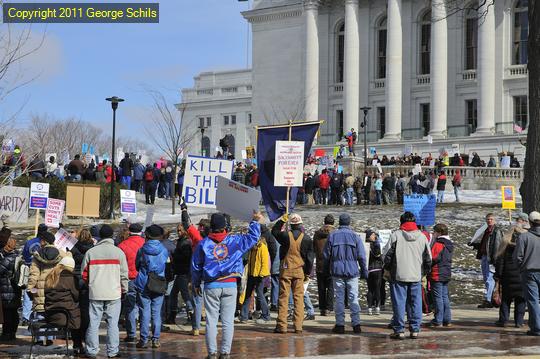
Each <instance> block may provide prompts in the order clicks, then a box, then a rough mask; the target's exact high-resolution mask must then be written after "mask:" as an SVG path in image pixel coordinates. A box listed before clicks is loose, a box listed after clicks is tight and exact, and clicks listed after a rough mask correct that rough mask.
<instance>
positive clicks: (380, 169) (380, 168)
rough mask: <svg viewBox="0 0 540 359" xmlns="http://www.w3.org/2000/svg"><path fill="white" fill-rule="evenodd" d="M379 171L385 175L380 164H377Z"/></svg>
mask: <svg viewBox="0 0 540 359" xmlns="http://www.w3.org/2000/svg"><path fill="white" fill-rule="evenodd" d="M377 170H378V171H379V173H381V174H382V173H383V171H382V167H381V164H380V163H379V162H377Z"/></svg>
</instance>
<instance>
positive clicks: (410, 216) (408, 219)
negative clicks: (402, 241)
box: [399, 212, 416, 224]
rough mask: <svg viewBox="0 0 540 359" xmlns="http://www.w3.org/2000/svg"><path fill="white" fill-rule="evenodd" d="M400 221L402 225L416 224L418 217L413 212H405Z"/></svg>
mask: <svg viewBox="0 0 540 359" xmlns="http://www.w3.org/2000/svg"><path fill="white" fill-rule="evenodd" d="M399 221H400V223H401V224H403V223H406V222H416V217H415V216H414V214H413V213H411V212H405V213H403V214H402V215H401V217H399Z"/></svg>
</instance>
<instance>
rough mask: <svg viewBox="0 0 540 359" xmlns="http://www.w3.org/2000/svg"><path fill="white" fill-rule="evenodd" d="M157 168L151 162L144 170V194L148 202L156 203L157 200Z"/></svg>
mask: <svg viewBox="0 0 540 359" xmlns="http://www.w3.org/2000/svg"><path fill="white" fill-rule="evenodd" d="M155 181H156V178H155V170H154V168H152V166H151V165H150V164H148V165H146V170H145V171H144V196H145V199H146V204H154V202H155V201H156V187H155V183H156V182H155Z"/></svg>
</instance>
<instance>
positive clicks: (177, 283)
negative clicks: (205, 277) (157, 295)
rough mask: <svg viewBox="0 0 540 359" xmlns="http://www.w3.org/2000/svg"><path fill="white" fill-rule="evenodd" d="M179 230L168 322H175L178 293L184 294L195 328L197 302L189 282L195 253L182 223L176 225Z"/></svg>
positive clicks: (189, 316)
mask: <svg viewBox="0 0 540 359" xmlns="http://www.w3.org/2000/svg"><path fill="white" fill-rule="evenodd" d="M176 231H177V232H178V241H177V242H176V248H175V249H174V252H173V255H172V264H173V271H174V283H173V287H172V290H171V298H172V299H171V303H170V311H169V316H168V318H167V320H166V324H175V320H176V315H177V313H178V299H177V298H178V293H180V294H181V295H182V300H183V301H184V303H185V304H186V310H187V316H188V320H190V321H191V322H192V329H196V328H195V326H194V325H195V316H194V315H193V310H194V309H195V303H194V302H193V297H192V296H191V294H190V292H189V288H188V287H189V282H190V279H191V255H192V254H193V249H192V242H191V240H190V239H189V235H188V233H187V232H186V230H185V229H184V226H183V225H182V224H179V225H178V226H177V227H176Z"/></svg>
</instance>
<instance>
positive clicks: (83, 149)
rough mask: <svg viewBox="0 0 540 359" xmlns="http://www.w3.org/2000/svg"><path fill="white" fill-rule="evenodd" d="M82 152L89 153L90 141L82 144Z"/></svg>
mask: <svg viewBox="0 0 540 359" xmlns="http://www.w3.org/2000/svg"><path fill="white" fill-rule="evenodd" d="M81 153H88V143H83V144H82V149H81Z"/></svg>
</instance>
